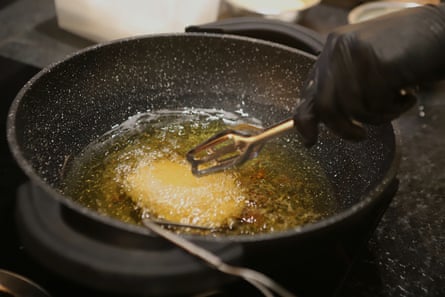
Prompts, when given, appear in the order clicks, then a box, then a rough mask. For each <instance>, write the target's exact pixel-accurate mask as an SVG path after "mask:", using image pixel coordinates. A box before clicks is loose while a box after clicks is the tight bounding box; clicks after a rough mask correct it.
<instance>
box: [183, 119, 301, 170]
mask: <svg viewBox="0 0 445 297" xmlns="http://www.w3.org/2000/svg"><path fill="white" fill-rule="evenodd" d="M247 126H249V125H247ZM250 128H253V126H251V127H250ZM293 128H294V120H293V119H292V118H289V119H287V120H284V121H282V122H280V123H278V124H275V125H273V126H271V127H269V128H266V129H260V130H258V129H245V128H243V129H239V130H237V129H232V130H226V131H223V132H221V133H218V134H216V135H214V136H212V137H211V138H209V139H208V140H206V141H204V142H203V143H201V144H199V145H198V146H196V147H194V148H193V149H191V150H190V151H189V152H188V153H187V161H189V162H190V164H191V165H192V173H193V174H194V175H197V176H201V175H206V174H210V173H214V172H218V171H222V170H224V169H227V168H229V167H233V166H237V165H241V164H242V163H244V162H246V161H247V160H250V159H252V158H255V157H256V156H258V154H259V152H260V151H261V149H262V148H263V145H264V144H265V143H266V141H268V140H270V139H272V138H275V137H278V136H281V135H283V134H284V133H286V132H288V131H290V130H292V129H293ZM249 130H250V131H249ZM255 130H256V131H255Z"/></svg>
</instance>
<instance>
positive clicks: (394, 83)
mask: <svg viewBox="0 0 445 297" xmlns="http://www.w3.org/2000/svg"><path fill="white" fill-rule="evenodd" d="M444 77H445V5H443V4H442V5H439V6H422V7H417V8H411V9H405V10H403V11H400V12H397V13H393V14H389V15H386V16H383V17H380V18H377V19H374V20H371V21H368V22H364V23H360V24H355V25H348V26H344V27H341V28H339V29H338V30H335V31H334V32H332V33H331V34H329V36H328V38H327V41H326V44H325V46H324V49H323V51H322V53H321V55H320V57H319V59H318V60H317V62H316V63H315V65H314V67H313V69H312V70H311V72H310V73H309V77H308V80H307V82H306V85H305V87H304V88H303V91H302V94H301V98H302V100H301V103H300V104H299V105H298V106H297V110H296V113H295V116H294V120H295V123H296V124H295V125H296V128H297V130H298V132H299V133H300V134H301V136H302V137H303V139H304V142H305V144H306V145H307V146H310V145H313V144H314V143H315V142H316V141H317V134H318V124H319V123H320V122H322V123H324V124H325V125H326V126H327V127H328V128H329V129H331V130H332V131H333V132H334V133H336V134H337V135H339V136H340V137H342V138H345V139H351V140H360V139H363V138H364V137H365V136H366V135H365V131H364V129H363V128H362V125H361V123H366V124H382V123H385V122H390V121H391V120H393V119H394V118H396V117H398V116H399V115H400V114H401V113H403V112H404V111H406V110H407V109H409V108H410V107H411V106H412V105H413V104H414V103H415V97H414V95H413V94H412V93H411V92H410V89H411V88H413V87H415V86H416V85H419V84H421V83H424V82H430V81H434V80H438V79H440V78H444Z"/></svg>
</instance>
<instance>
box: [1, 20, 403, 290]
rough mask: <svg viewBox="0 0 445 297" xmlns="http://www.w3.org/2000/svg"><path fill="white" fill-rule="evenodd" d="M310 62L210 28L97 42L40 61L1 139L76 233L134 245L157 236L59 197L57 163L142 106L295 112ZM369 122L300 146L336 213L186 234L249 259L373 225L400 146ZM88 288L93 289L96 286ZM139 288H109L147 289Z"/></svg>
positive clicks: (266, 119) (393, 184)
mask: <svg viewBox="0 0 445 297" xmlns="http://www.w3.org/2000/svg"><path fill="white" fill-rule="evenodd" d="M288 29H289V28H287V29H286V30H288ZM190 31H194V30H190ZM195 31H199V28H198V29H196V28H195ZM216 31H218V30H216ZM247 31H249V30H247ZM247 33H248V34H245V35H249V34H250V33H252V32H250V33H249V32H247ZM254 33H255V32H254ZM276 36H280V35H279V34H278V35H276ZM281 36H282V35H281ZM286 38H287V37H286ZM315 59H316V56H314V55H312V54H309V53H307V52H303V51H301V50H298V49H295V48H291V47H289V46H286V45H282V44H278V43H275V42H269V41H264V40H260V39H258V38H251V37H242V36H234V35H231V34H218V33H197V32H189V33H178V34H163V35H151V36H143V37H137V38H129V39H124V40H118V41H114V42H111V43H105V44H100V45H96V46H93V47H90V48H87V49H85V50H83V51H80V52H78V53H75V54H73V55H72V56H69V57H67V58H66V59H64V60H63V61H61V62H58V63H55V64H53V65H50V66H48V67H47V68H45V69H43V70H42V71H41V72H40V73H38V74H37V75H36V76H35V77H33V78H32V79H31V80H30V81H29V82H28V83H27V84H26V85H25V86H24V87H23V89H22V90H21V91H20V92H19V94H18V95H17V97H16V98H15V100H14V102H13V103H12V106H11V108H10V112H9V116H8V123H7V136H8V141H9V145H10V148H11V150H12V152H13V155H14V157H15V159H16V160H17V162H18V164H19V165H20V167H21V168H22V169H23V171H24V172H25V173H26V174H27V176H28V177H29V178H30V180H31V182H32V184H33V185H35V186H36V187H37V188H38V189H39V191H42V192H43V193H45V194H46V196H48V197H50V199H51V200H53V201H57V202H58V203H60V204H61V205H62V206H63V207H64V209H66V212H67V213H69V216H68V217H70V218H74V219H72V220H73V221H79V222H81V223H79V224H78V225H79V226H82V228H83V229H82V232H86V233H87V232H90V233H93V234H92V236H94V237H95V238H97V239H100V240H103V241H108V242H113V244H120V245H125V246H126V247H128V246H131V247H134V246H137V247H140V248H142V249H143V248H144V246H145V245H144V244H145V243H146V241H147V240H151V241H153V240H154V238H153V236H152V235H150V233H149V232H148V231H147V230H146V229H144V228H143V227H140V226H135V225H130V224H125V223H123V222H120V221H117V220H115V219H112V218H109V217H105V216H103V215H100V214H98V213H96V212H95V211H93V210H90V209H88V208H85V207H84V206H81V205H79V204H77V203H76V202H74V201H73V200H72V199H71V198H70V197H67V196H65V195H63V193H62V192H61V189H60V187H61V175H60V172H61V170H62V169H63V167H64V166H65V162H66V158H67V157H68V156H75V155H76V154H78V153H79V152H80V151H81V150H82V149H83V148H84V147H85V146H87V145H88V144H89V143H90V142H92V141H93V140H95V139H97V138H98V137H99V136H101V135H102V134H104V133H105V132H107V131H108V130H110V128H111V127H112V126H114V125H116V124H119V123H122V122H124V121H125V120H126V119H128V118H129V117H130V116H132V115H135V114H137V113H138V112H145V111H147V110H158V109H181V108H184V107H187V108H191V107H193V108H210V109H213V108H216V109H223V110H226V111H229V112H236V111H237V110H239V109H241V108H242V110H243V111H245V112H247V113H248V114H250V115H252V116H254V117H256V118H258V119H260V120H261V121H262V122H263V124H264V125H265V126H269V125H271V124H273V123H276V122H278V121H280V120H282V119H284V118H287V117H289V116H290V115H292V112H293V110H294V108H295V106H296V104H297V100H298V96H299V91H300V89H301V87H302V85H303V82H304V80H305V78H306V74H307V73H308V71H309V69H310V68H311V66H312V65H313V63H314V61H315ZM366 128H367V132H368V138H367V139H366V140H365V141H363V142H359V143H352V142H346V141H344V140H342V139H339V138H338V137H336V136H334V135H333V134H331V133H330V132H329V131H328V130H326V129H324V128H323V127H322V128H321V131H320V137H319V142H318V144H317V145H316V146H314V147H313V148H311V149H308V152H307V153H308V154H310V155H311V156H312V157H313V158H315V159H316V160H317V161H318V162H319V164H320V166H321V167H322V168H323V170H324V171H325V172H326V174H327V176H328V178H329V180H330V182H331V184H332V185H333V188H334V189H335V196H336V199H337V200H338V204H339V205H340V208H339V210H338V212H337V213H336V214H334V215H332V216H330V217H328V218H325V219H323V220H321V221H318V222H316V223H312V224H308V225H304V226H301V227H298V228H294V229H291V230H288V231H284V232H279V233H269V234H261V235H255V236H246V235H241V236H230V237H211V236H209V237H205V236H187V237H188V238H190V239H191V240H193V241H196V242H199V243H204V244H206V243H208V244H216V245H224V244H235V245H237V246H241V247H242V249H243V252H242V255H241V256H240V257H241V258H242V259H243V261H244V259H247V260H246V261H250V259H258V257H261V255H264V254H265V253H270V252H274V254H276V255H280V254H285V253H282V251H284V250H286V251H288V252H290V253H293V254H294V255H295V254H298V253H300V254H301V255H302V258H304V256H305V252H307V251H308V250H312V251H314V250H316V249H317V247H318V248H320V249H322V248H323V247H324V242H326V241H335V240H336V239H337V238H339V237H341V236H343V237H351V236H356V235H357V234H359V232H361V231H360V229H359V228H358V227H357V226H360V223H361V222H366V221H375V222H378V216H379V214H378V213H377V212H376V208H377V207H378V205H379V204H381V203H383V201H387V198H388V196H391V195H393V194H394V192H395V191H396V188H397V180H396V172H397V168H398V158H399V153H398V149H397V148H398V145H397V138H396V137H395V134H394V130H393V128H392V126H391V124H386V125H382V126H369V127H366ZM295 137H297V136H295ZM42 204H43V200H42ZM79 228H80V227H79ZM357 230H358V231H357ZM277 252H279V253H277ZM142 279H143V278H142ZM92 283H95V284H99V285H97V286H101V285H100V281H97V280H93V281H91V283H89V285H91V284H92ZM141 283H142V281H139V283H137V286H135V285H134V283H131V282H130V283H128V284H127V285H124V284H122V283H121V284H119V285H116V286H115V287H113V284H110V283H108V284H107V286H108V288H111V289H116V290H119V288H118V287H119V286H121V289H122V290H129V291H127V292H130V293H135V292H139V293H141V294H144V293H153V292H152V291H150V289H149V288H147V287H146V286H144V285H142V284H141ZM104 286H105V285H103V286H102V287H101V288H103V287H104ZM138 286H139V287H138ZM131 290H133V291H131Z"/></svg>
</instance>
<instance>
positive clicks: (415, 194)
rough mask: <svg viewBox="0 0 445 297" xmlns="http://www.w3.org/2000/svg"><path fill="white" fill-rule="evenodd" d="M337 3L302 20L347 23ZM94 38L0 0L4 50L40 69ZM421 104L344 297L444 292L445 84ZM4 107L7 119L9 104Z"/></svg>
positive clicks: (30, 1)
mask: <svg viewBox="0 0 445 297" xmlns="http://www.w3.org/2000/svg"><path fill="white" fill-rule="evenodd" d="M333 2H335V1H330V3H327V4H323V3H322V4H321V5H318V6H316V7H313V8H311V9H309V10H307V11H306V12H304V13H302V14H301V15H300V18H299V20H298V23H300V24H302V25H304V26H307V27H309V28H312V29H314V30H315V31H317V32H319V33H321V34H323V35H326V34H327V33H328V32H329V31H330V30H332V29H333V28H335V27H337V26H340V25H343V24H346V20H347V13H348V7H347V6H346V7H345V5H341V6H340V5H334V4H333ZM349 7H350V6H349ZM92 44H93V43H92V42H91V41H88V40H85V39H82V38H81V37H78V36H75V35H73V34H71V33H68V32H66V31H63V30H61V29H60V28H59V27H58V26H57V20H56V17H55V9H54V3H53V1H50V0H16V1H13V0H8V1H1V0H0V56H3V57H8V58H12V59H14V60H17V61H20V62H23V63H26V64H30V65H34V66H37V67H39V68H41V67H45V66H46V65H48V64H50V63H52V62H55V61H58V60H60V59H62V58H63V57H65V56H66V55H69V54H71V53H73V52H75V51H76V50H78V49H81V48H84V47H86V46H88V45H92ZM4 73H6V72H5V69H0V77H1V79H2V80H3V81H5V78H4V77H3V76H4ZM8 75H11V74H10V73H9V74H8ZM12 85H13V82H12V81H11V86H12ZM6 95H7V94H0V97H3V96H6ZM420 103H421V104H420V105H419V106H418V107H416V108H413V109H412V110H411V111H409V112H407V113H406V114H404V115H403V116H402V117H400V118H399V119H398V120H396V121H395V122H394V126H395V127H396V129H397V130H398V131H399V133H400V136H401V140H402V145H401V150H402V160H401V166H400V170H399V174H398V177H399V179H400V187H399V191H398V193H397V195H396V197H395V198H394V200H393V201H392V203H391V205H390V207H389V209H388V210H387V211H386V213H385V215H384V217H383V219H382V221H381V223H380V224H379V226H378V228H377V230H376V232H375V233H374V235H373V237H372V238H371V240H370V242H369V245H368V246H367V248H366V249H365V250H364V251H363V255H362V257H360V260H359V262H358V263H356V265H355V267H354V268H353V271H352V273H351V274H350V277H349V279H348V280H347V281H346V283H345V286H344V289H343V292H342V294H341V295H342V296H364V297H367V296H382V297H387V296H445V231H444V229H445V206H444V198H445V169H444V168H445V140H444V136H445V85H444V84H436V85H432V86H429V87H427V88H424V89H423V91H422V93H421V96H420ZM0 106H1V109H2V110H1V113H2V121H3V120H4V119H5V118H4V117H3V115H5V114H6V109H7V108H8V106H7V104H4V101H2V102H1V105H0ZM1 127H2V131H3V132H2V135H3V136H2V139H1V141H2V142H4V141H6V140H5V129H4V127H5V126H4V123H2V126H1ZM1 153H2V154H5V153H7V152H4V151H2V152H1ZM11 162H13V160H11ZM2 167H3V166H2ZM0 170H1V176H5V175H8V174H11V173H9V172H4V170H3V169H0ZM17 182H19V178H18V181H17ZM5 194H7V193H4V192H2V193H1V195H2V196H3V195H5ZM0 206H1V203H0ZM1 268H2V263H0V269H1Z"/></svg>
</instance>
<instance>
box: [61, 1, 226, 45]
mask: <svg viewBox="0 0 445 297" xmlns="http://www.w3.org/2000/svg"><path fill="white" fill-rule="evenodd" d="M55 5H56V13H57V20H58V23H59V26H60V27H61V28H63V29H65V30H67V31H70V32H72V33H75V34H77V35H80V36H83V37H85V38H87V39H90V40H93V41H98V42H101V41H107V40H112V39H118V38H124V37H129V36H136V35H142V34H151V33H169V32H183V31H184V28H185V27H186V26H188V25H198V24H202V23H206V22H211V21H214V20H216V19H217V18H218V13H219V6H220V0H157V1H155V0H75V1H73V0H55Z"/></svg>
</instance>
